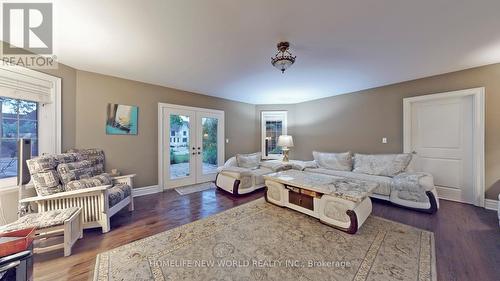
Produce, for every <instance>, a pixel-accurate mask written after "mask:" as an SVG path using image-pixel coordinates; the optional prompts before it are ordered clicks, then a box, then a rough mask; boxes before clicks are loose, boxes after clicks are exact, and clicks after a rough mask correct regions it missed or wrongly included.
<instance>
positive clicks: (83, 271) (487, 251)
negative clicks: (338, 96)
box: [34, 190, 500, 281]
mask: <svg viewBox="0 0 500 281" xmlns="http://www.w3.org/2000/svg"><path fill="white" fill-rule="evenodd" d="M262 195H263V191H259V192H256V193H253V194H250V195H248V196H244V197H239V198H236V197H232V196H230V195H227V194H225V193H222V192H220V191H215V190H207V191H203V192H198V193H193V194H189V195H185V196H180V195H179V194H177V192H175V191H174V190H171V191H167V192H163V193H159V194H153V195H147V196H142V197H138V198H135V208H136V210H135V211H134V212H132V213H129V212H128V211H127V210H122V211H121V212H120V213H118V214H117V215H115V216H114V217H113V218H112V219H111V231H110V232H109V233H106V234H102V233H101V231H100V230H97V229H96V230H86V231H85V233H84V238H83V239H81V240H79V241H78V242H77V243H76V245H75V246H74V247H73V254H72V255H71V256H70V257H67V258H64V257H62V251H56V252H53V253H47V254H43V255H37V256H35V273H34V274H35V280H51V281H52V280H72V281H73V280H89V279H91V278H92V276H93V270H94V262H95V256H96V254H97V253H99V252H103V251H106V250H109V249H113V248H115V247H118V246H120V245H124V244H127V243H129V242H132V241H135V240H138V239H141V238H144V237H147V236H151V235H153V234H156V233H159V232H162V231H165V230H168V229H171V228H174V227H177V226H179V225H182V224H186V223H189V222H191V221H194V220H198V219H201V218H204V217H207V216H210V215H212V214H215V213H219V212H221V211H224V210H226V209H229V208H232V207H235V206H238V205H241V204H244V203H246V202H249V201H252V200H254V199H257V198H259V197H261V196H262ZM373 201H374V202H373V215H376V216H380V217H384V218H387V219H390V220H394V221H398V222H401V223H405V224H408V225H413V226H415V227H419V228H422V229H426V230H429V231H433V232H434V233H435V241H436V256H437V272H438V280H446V281H454V280H457V281H464V280H474V281H476V280H477V281H479V280H481V281H488V280H492V281H493V280H500V228H499V226H498V219H497V215H496V213H495V212H494V211H488V210H485V209H482V208H477V207H473V206H469V205H465V204H460V203H454V202H449V201H444V200H441V202H440V203H441V209H440V210H439V211H438V213H437V214H435V215H428V214H422V213H417V212H414V211H411V210H405V209H401V208H398V207H394V206H392V205H390V204H388V203H386V202H383V201H378V200H373Z"/></svg>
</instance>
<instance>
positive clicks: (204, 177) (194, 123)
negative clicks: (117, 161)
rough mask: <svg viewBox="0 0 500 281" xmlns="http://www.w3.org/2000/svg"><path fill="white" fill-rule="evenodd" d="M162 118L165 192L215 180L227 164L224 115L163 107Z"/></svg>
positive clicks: (161, 135) (162, 173)
mask: <svg viewBox="0 0 500 281" xmlns="http://www.w3.org/2000/svg"><path fill="white" fill-rule="evenodd" d="M159 119H160V120H159V121H160V122H159V124H160V126H159V140H160V141H159V143H160V144H161V145H160V147H159V149H160V152H161V153H160V155H161V157H160V158H161V160H160V163H159V164H160V165H159V166H160V170H159V176H160V185H161V186H162V187H163V189H167V188H174V187H179V186H185V185H191V184H196V183H202V182H207V181H213V180H214V179H215V175H216V174H217V167H218V166H220V165H222V164H224V112H223V111H219V110H211V109H204V108H195V107H186V106H178V105H170V104H160V105H159Z"/></svg>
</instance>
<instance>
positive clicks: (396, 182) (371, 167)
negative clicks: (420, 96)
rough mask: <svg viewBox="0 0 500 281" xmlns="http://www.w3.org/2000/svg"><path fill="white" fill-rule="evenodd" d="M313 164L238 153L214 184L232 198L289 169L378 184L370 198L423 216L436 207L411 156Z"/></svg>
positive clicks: (427, 179)
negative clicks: (268, 159) (413, 168)
mask: <svg viewBox="0 0 500 281" xmlns="http://www.w3.org/2000/svg"><path fill="white" fill-rule="evenodd" d="M313 157H314V160H313V161H298V160H291V161H290V162H282V161H279V160H271V161H261V154H260V153H253V154H238V155H236V156H235V157H232V158H230V159H229V160H227V161H226V163H225V164H224V166H222V167H219V169H218V174H217V177H216V179H215V185H216V186H217V187H218V188H219V189H221V190H224V191H226V192H229V193H231V194H234V195H243V194H247V193H250V192H253V191H255V190H257V189H260V188H263V187H265V180H264V177H263V176H264V175H266V174H270V173H273V172H279V171H283V170H288V169H297V170H301V171H306V172H310V173H318V174H326V175H331V176H338V177H345V178H349V179H357V180H364V181H371V182H376V183H378V187H377V188H376V189H375V191H374V192H373V194H372V195H371V197H373V198H378V199H383V200H387V201H390V202H392V203H393V204H394V205H397V206H402V207H405V208H409V209H414V210H417V211H421V212H426V213H435V212H436V211H437V210H438V208H439V201H438V199H437V193H436V188H435V186H434V179H433V177H432V175H430V174H428V173H421V172H411V171H409V170H408V166H409V164H410V161H411V158H412V155H411V154H359V153H356V154H353V153H351V152H345V153H325V152H317V151H314V152H313Z"/></svg>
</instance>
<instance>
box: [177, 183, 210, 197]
mask: <svg viewBox="0 0 500 281" xmlns="http://www.w3.org/2000/svg"><path fill="white" fill-rule="evenodd" d="M212 188H215V184H214V183H213V182H204V183H200V184H193V185H188V186H183V187H177V188H176V189H175V191H177V193H179V194H180V195H186V194H191V193H195V192H200V191H203V190H207V189H212Z"/></svg>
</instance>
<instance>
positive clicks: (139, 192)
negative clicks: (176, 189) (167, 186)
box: [132, 185, 160, 197]
mask: <svg viewBox="0 0 500 281" xmlns="http://www.w3.org/2000/svg"><path fill="white" fill-rule="evenodd" d="M158 192H160V189H159V187H158V185H150V186H144V187H138V188H134V189H132V196H133V197H139V196H144V195H148V194H155V193H158Z"/></svg>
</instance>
